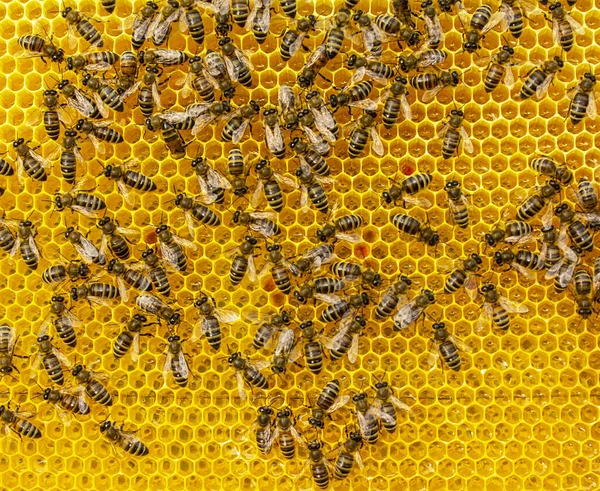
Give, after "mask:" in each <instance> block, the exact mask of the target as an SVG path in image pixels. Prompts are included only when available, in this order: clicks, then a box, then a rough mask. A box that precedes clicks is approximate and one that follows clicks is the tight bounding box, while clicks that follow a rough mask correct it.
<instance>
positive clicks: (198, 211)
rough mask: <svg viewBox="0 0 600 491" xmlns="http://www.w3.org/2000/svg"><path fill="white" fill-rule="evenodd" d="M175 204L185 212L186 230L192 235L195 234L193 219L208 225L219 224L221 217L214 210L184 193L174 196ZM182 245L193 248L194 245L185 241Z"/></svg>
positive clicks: (214, 225)
mask: <svg viewBox="0 0 600 491" xmlns="http://www.w3.org/2000/svg"><path fill="white" fill-rule="evenodd" d="M175 205H176V206H177V207H178V208H179V209H181V210H182V211H183V212H184V213H185V221H186V224H187V227H188V231H189V233H190V235H191V236H192V237H194V235H195V233H194V229H195V227H196V225H195V223H194V220H196V221H198V222H199V223H202V224H204V225H206V226H209V227H216V226H218V225H221V219H220V218H219V217H218V215H217V214H216V213H215V212H214V211H212V210H211V209H210V208H207V207H206V206H204V205H203V204H201V203H197V202H195V201H194V200H193V199H192V198H190V197H188V196H186V195H185V194H181V193H180V194H178V195H177V197H176V198H175ZM181 240H183V239H181ZM183 245H185V246H186V247H191V248H192V249H195V245H193V244H192V246H193V247H192V246H189V245H188V244H187V242H185V241H184V243H183Z"/></svg>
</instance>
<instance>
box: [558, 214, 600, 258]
mask: <svg viewBox="0 0 600 491" xmlns="http://www.w3.org/2000/svg"><path fill="white" fill-rule="evenodd" d="M554 213H555V214H556V216H557V217H558V218H559V220H560V224H561V227H562V228H563V229H566V232H567V234H568V235H569V237H570V239H571V240H572V241H573V243H574V244H575V245H576V246H577V247H579V248H581V250H582V251H584V252H589V251H592V250H593V248H594V237H593V233H592V228H594V227H592V226H588V225H586V224H585V223H584V222H583V221H582V220H580V219H579V218H578V214H577V213H576V212H575V211H573V210H572V209H571V208H570V207H569V205H567V204H566V203H563V204H562V205H559V206H558V207H556V209H555V210H554ZM585 218H587V219H588V221H590V222H591V224H593V225H595V224H596V223H598V221H600V216H598V214H597V213H588V214H587V216H586V217H585Z"/></svg>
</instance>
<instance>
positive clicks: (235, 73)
mask: <svg viewBox="0 0 600 491" xmlns="http://www.w3.org/2000/svg"><path fill="white" fill-rule="evenodd" d="M219 47H220V48H221V52H222V54H223V60H224V61H225V67H226V68H227V73H228V74H229V78H230V79H231V81H232V82H238V83H239V84H240V85H243V86H244V87H252V70H253V69H254V67H253V66H252V63H250V59H249V58H248V56H247V55H246V54H245V53H244V52H243V51H242V50H240V49H238V48H237V47H236V46H235V44H233V41H232V40H231V38H229V37H224V38H223V39H220V40H219Z"/></svg>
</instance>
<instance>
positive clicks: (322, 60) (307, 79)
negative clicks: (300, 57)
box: [297, 43, 341, 89]
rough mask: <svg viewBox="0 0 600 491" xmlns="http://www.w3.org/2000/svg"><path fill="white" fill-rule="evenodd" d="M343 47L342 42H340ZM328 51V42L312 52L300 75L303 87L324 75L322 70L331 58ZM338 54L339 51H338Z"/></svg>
mask: <svg viewBox="0 0 600 491" xmlns="http://www.w3.org/2000/svg"><path fill="white" fill-rule="evenodd" d="M340 47H341V43H340ZM327 53H328V44H321V45H319V46H317V48H316V49H315V50H314V51H313V52H312V54H311V55H310V56H309V58H308V60H306V64H305V65H304V67H303V68H302V70H301V72H300V75H298V79H297V81H298V85H299V86H300V87H302V88H303V89H305V88H308V87H310V86H311V85H312V84H313V83H314V82H315V80H316V78H317V76H319V75H320V76H321V77H323V75H321V74H320V71H321V70H322V69H323V68H324V67H325V66H326V65H327V62H328V61H329V60H330V58H329V55H328V54H327ZM336 54H337V53H336Z"/></svg>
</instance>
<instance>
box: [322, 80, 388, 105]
mask: <svg viewBox="0 0 600 491" xmlns="http://www.w3.org/2000/svg"><path fill="white" fill-rule="evenodd" d="M372 90H373V83H372V82H370V81H369V80H363V81H362V82H359V83H357V84H355V85H352V86H350V87H347V88H345V89H343V90H341V91H339V92H338V93H337V94H331V95H330V96H329V105H330V106H331V107H332V108H334V109H335V110H336V111H337V110H338V109H339V108H341V107H347V108H348V111H350V108H352V107H356V108H359V109H363V110H369V111H375V110H377V104H376V103H375V101H373V100H371V99H368V97H369V94H370V93H371V91H372Z"/></svg>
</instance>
